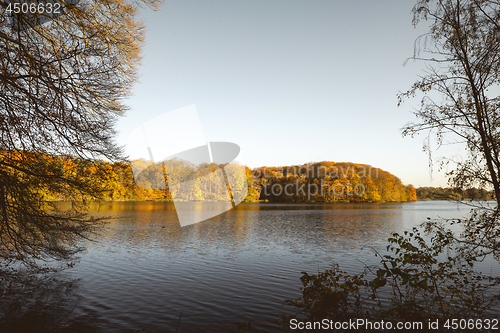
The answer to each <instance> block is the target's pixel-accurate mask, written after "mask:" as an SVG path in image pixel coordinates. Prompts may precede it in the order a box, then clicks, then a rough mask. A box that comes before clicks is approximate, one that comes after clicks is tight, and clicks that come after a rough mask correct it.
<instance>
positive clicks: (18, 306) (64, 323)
mask: <svg viewBox="0 0 500 333" xmlns="http://www.w3.org/2000/svg"><path fill="white" fill-rule="evenodd" d="M0 290H2V294H1V295H0V327H1V332H4V333H10V332H12V333H32V332H37V333H53V332H61V333H62V332H76V333H78V332H97V331H100V327H99V321H100V319H99V315H98V313H92V312H85V311H80V310H76V311H75V309H77V306H78V303H79V300H80V298H81V297H80V296H79V293H78V282H77V281H76V280H74V279H67V278H64V276H63V275H62V274H50V275H45V276H26V275H23V274H19V275H18V276H16V277H15V278H10V279H2V280H1V283H0Z"/></svg>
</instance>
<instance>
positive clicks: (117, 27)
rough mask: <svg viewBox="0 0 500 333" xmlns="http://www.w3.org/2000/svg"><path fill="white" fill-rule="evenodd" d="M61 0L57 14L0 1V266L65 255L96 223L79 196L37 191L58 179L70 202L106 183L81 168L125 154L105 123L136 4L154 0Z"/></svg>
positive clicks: (135, 44)
mask: <svg viewBox="0 0 500 333" xmlns="http://www.w3.org/2000/svg"><path fill="white" fill-rule="evenodd" d="M32 2H33V3H38V2H37V1H32ZM60 2H61V3H62V8H63V12H64V15H62V16H59V17H51V16H49V15H48V14H47V13H45V14H30V15H23V14H22V13H21V14H18V15H17V16H16V17H14V18H13V17H11V15H9V14H8V13H7V12H6V10H7V6H8V5H9V3H10V1H1V2H0V8H1V10H2V12H3V13H2V15H1V16H0V258H1V261H0V264H1V265H2V266H1V267H0V268H6V267H9V264H12V263H15V262H21V263H22V264H24V265H25V266H26V267H28V268H32V269H35V270H36V269H40V268H41V266H40V265H39V261H38V259H47V258H49V259H50V258H51V259H55V260H62V259H69V258H71V255H72V254H74V253H75V252H76V251H77V250H78V247H77V246H76V245H75V244H76V243H75V241H76V239H77V238H78V237H80V236H81V237H86V236H87V235H88V233H89V232H90V231H92V230H93V229H94V228H95V227H96V225H97V224H98V223H99V221H98V220H97V219H94V218H92V217H89V216H87V215H85V214H84V212H83V211H82V209H81V208H82V206H79V205H75V206H74V207H75V210H73V211H72V212H70V213H62V212H57V211H56V210H48V209H47V208H49V207H48V203H47V202H45V201H44V197H43V190H44V189H47V188H50V189H52V190H57V189H62V188H64V189H65V191H66V193H69V194H70V197H71V198H72V200H74V202H75V203H76V202H85V201H87V200H89V199H99V198H101V197H102V196H103V195H104V193H105V192H106V189H105V188H103V186H102V184H101V183H100V182H98V181H89V179H91V178H88V177H87V176H89V175H91V174H93V173H94V174H95V172H96V170H100V167H99V165H100V162H99V159H109V160H117V159H121V158H124V156H123V153H122V150H121V148H120V147H118V146H117V145H116V143H115V142H114V136H115V130H114V127H113V126H114V124H115V122H116V121H117V119H118V117H119V116H120V115H122V114H123V112H124V111H125V110H126V107H125V105H124V104H123V99H124V98H125V97H126V96H127V95H128V94H129V92H130V88H131V87H132V84H133V83H134V81H135V79H136V71H137V66H138V65H139V63H140V50H141V46H142V44H143V41H144V39H143V32H144V26H143V24H142V23H140V22H138V20H137V13H138V8H139V5H140V3H141V2H142V3H145V4H147V5H149V6H152V7H153V8H157V6H158V4H159V2H158V0H143V1H134V0H123V1H117V0H104V1H90V0H89V1H81V2H80V3H78V4H77V5H71V4H70V3H69V1H68V2H66V1H65V0H61V1H60ZM42 3H43V1H42ZM72 3H73V2H72ZM40 15H43V16H44V20H45V21H47V22H46V23H44V24H41V25H40V24H38V23H39V22H38V21H37V20H38V18H39V17H40ZM66 160H72V161H73V164H74V165H73V167H71V168H66V167H65V166H64V165H65V161H66ZM96 168H97V169H96ZM2 271H3V273H4V274H6V272H7V270H5V269H3V270H0V272H2Z"/></svg>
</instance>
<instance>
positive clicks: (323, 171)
mask: <svg viewBox="0 0 500 333" xmlns="http://www.w3.org/2000/svg"><path fill="white" fill-rule="evenodd" d="M44 161H46V159H44ZM45 163H46V162H45ZM51 163H57V164H59V165H60V167H61V168H64V169H66V170H65V171H71V170H72V169H73V170H76V169H78V170H79V171H78V174H79V175H82V174H83V175H85V176H84V177H86V178H88V181H89V182H90V181H91V182H94V183H96V182H97V183H99V186H100V187H101V188H102V195H101V197H100V199H101V200H167V201H169V200H172V195H171V193H170V191H169V187H168V186H163V189H162V188H161V186H160V188H159V187H158V186H154V185H153V184H149V183H148V182H147V181H146V182H139V183H140V185H141V186H139V185H138V184H137V182H136V180H135V179H134V173H133V169H132V167H131V163H129V162H115V163H110V162H105V161H100V162H93V163H89V162H86V161H82V160H79V159H77V158H73V157H71V156H59V157H52V162H51ZM222 167H223V166H222V165H220V166H219V165H213V164H212V165H210V164H207V165H205V166H203V165H202V166H198V167H197V168H193V167H192V166H190V165H187V164H185V165H183V168H180V169H179V170H181V171H182V172H183V173H184V176H183V177H186V178H193V179H195V178H196V175H198V174H200V172H201V173H202V174H205V175H206V174H209V173H210V171H214V170H217V169H220V168H222ZM82 168H85V171H84V172H82ZM148 170H149V169H147V168H146V169H145V171H144V172H148ZM245 170H246V179H241V181H243V182H244V181H246V182H247V185H248V193H247V195H246V197H245V200H244V201H247V202H252V201H266V200H267V201H269V202H305V201H309V202H404V201H415V200H417V192H416V190H415V188H414V187H413V186H412V185H408V186H405V185H403V183H402V182H401V180H400V179H399V178H397V177H396V176H394V175H392V174H390V173H389V172H387V171H384V170H381V169H378V168H374V167H371V166H369V165H364V164H354V163H335V162H320V163H311V164H304V165H293V166H285V167H260V168H255V169H253V170H252V169H250V168H248V167H245ZM136 176H137V175H136ZM153 178H154V177H145V179H153ZM156 178H162V177H158V173H157V175H156ZM165 178H166V177H165ZM163 181H164V180H163V179H158V180H156V182H157V183H158V182H163ZM165 184H168V179H167V181H166V182H165ZM193 186H195V187H196V186H199V187H200V188H196V189H193V195H194V196H195V197H194V198H193V200H200V201H201V200H205V201H219V200H221V198H218V197H217V193H221V191H214V190H213V189H211V191H208V189H205V188H203V186H204V185H203V183H202V182H194V184H193ZM40 191H42V192H43V193H45V197H46V199H47V200H70V199H73V198H74V197H71V198H70V197H68V193H67V192H65V191H64V189H61V188H55V189H40ZM207 193H208V194H207Z"/></svg>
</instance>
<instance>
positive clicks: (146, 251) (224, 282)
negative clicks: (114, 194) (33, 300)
mask: <svg viewBox="0 0 500 333" xmlns="http://www.w3.org/2000/svg"><path fill="white" fill-rule="evenodd" d="M469 211H470V207H468V206H465V205H460V204H457V203H450V202H443V201H426V202H412V203H404V204H241V205H239V206H238V207H237V209H234V210H231V211H228V212H226V213H224V214H222V215H220V216H217V217H215V218H212V219H210V220H208V221H205V222H201V223H198V224H195V225H191V226H187V227H184V228H181V227H180V226H179V224H178V222H177V217H176V214H175V210H174V207H173V205H172V204H171V203H165V202H113V203H107V204H105V205H102V206H101V207H100V210H99V212H95V214H99V215H112V216H114V217H115V218H114V219H113V220H112V221H111V222H110V223H109V224H108V225H107V226H106V229H105V230H104V231H103V232H101V233H100V234H99V235H97V236H96V237H95V241H94V242H85V243H84V245H85V246H86V247H87V250H86V251H84V252H83V253H81V255H80V257H81V258H80V260H79V262H78V263H77V264H76V265H75V266H74V267H73V268H70V269H68V270H66V271H65V272H64V274H63V275H62V276H63V277H64V278H65V279H67V280H68V281H73V283H72V284H71V285H70V286H68V285H64V286H63V287H57V286H56V287H53V288H52V287H50V288H52V289H51V290H54V291H57V292H58V294H56V295H55V296H54V295H52V296H47V297H52V301H51V302H52V304H53V305H54V304H57V306H58V307H59V308H57V309H56V310H55V311H56V314H55V315H54V318H58V319H57V321H58V322H57V323H51V325H54V327H56V326H58V325H59V326H68V325H69V327H70V328H71V329H70V330H68V331H71V332H78V331H82V332H83V331H84V332H125V331H126V330H127V329H140V328H146V329H147V330H150V331H152V332H175V331H176V329H177V331H178V332H236V331H237V326H236V323H237V322H249V323H251V325H252V328H253V329H254V331H256V332H276V331H279V327H280V326H279V324H278V323H276V320H277V318H278V316H279V314H280V313H284V312H290V310H291V309H287V308H285V307H282V303H283V301H284V300H285V299H287V298H297V297H299V295H300V290H299V288H300V286H301V283H300V280H299V278H300V276H301V271H307V272H310V273H315V272H317V271H318V270H320V271H321V270H325V269H327V268H329V267H330V266H331V264H332V263H338V264H340V266H341V268H343V269H344V270H347V271H349V272H351V273H358V272H360V271H361V270H362V269H363V265H364V264H367V265H369V264H375V263H378V262H379V260H378V259H377V257H376V256H375V255H374V249H375V250H377V251H380V252H383V251H384V250H385V247H386V245H387V242H386V240H387V238H388V237H389V236H390V234H391V233H392V232H402V231H404V230H409V229H411V228H412V227H413V226H416V225H418V224H420V223H421V222H423V221H425V219H426V218H427V217H431V218H437V217H443V218H451V217H462V216H464V215H466V214H467V213H468V212H469ZM50 288H48V289H50ZM61 299H64V300H61ZM58 301H59V303H58ZM68 308H69V309H68ZM41 309H42V312H43V311H49V310H48V309H47V308H44V307H41ZM49 309H51V310H52V311H54V306H51V307H49ZM181 313H182V316H181ZM47 317H50V316H48V315H45V318H47ZM179 318H180V320H179ZM30 320H31V322H32V321H33V319H30ZM45 321H48V319H45ZM43 325H47V323H43ZM39 326H40V328H42V324H40V325H39ZM177 326H178V327H177Z"/></svg>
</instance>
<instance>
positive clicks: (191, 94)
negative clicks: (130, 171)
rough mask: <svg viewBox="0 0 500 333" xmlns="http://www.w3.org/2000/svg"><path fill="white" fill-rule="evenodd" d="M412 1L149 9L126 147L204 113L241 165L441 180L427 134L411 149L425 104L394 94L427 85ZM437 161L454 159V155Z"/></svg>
mask: <svg viewBox="0 0 500 333" xmlns="http://www.w3.org/2000/svg"><path fill="white" fill-rule="evenodd" d="M412 6H413V2H412V1H401V0H391V1H382V0H377V1H373V0H372V1H361V0H351V1H346V0H341V1H335V0H302V1H296V0H255V1H254V0H245V1H242V0H213V1H209V0H175V1H166V2H165V3H164V4H163V6H162V8H161V11H159V12H153V11H151V10H149V9H145V10H143V12H142V17H143V19H144V20H145V23H146V24H147V42H146V46H145V48H144V60H143V65H142V67H141V69H140V74H141V78H140V82H139V83H138V84H137V85H136V87H135V89H134V95H133V96H132V97H131V98H130V99H128V100H127V104H129V105H130V107H131V109H130V111H129V112H128V113H127V115H126V117H124V118H123V119H122V120H121V121H120V123H119V126H118V130H119V131H120V136H119V141H120V143H122V144H126V143H127V141H128V136H129V135H130V133H131V131H132V130H133V129H134V128H135V127H136V126H138V125H139V124H140V123H142V122H144V121H147V120H148V119H150V118H152V117H155V116H158V115H161V114H163V113H165V112H168V111H171V110H175V109H178V108H181V107H184V106H187V105H191V104H195V105H196V107H197V109H198V113H199V115H200V119H201V122H202V125H203V129H204V132H205V138H206V140H207V141H230V142H234V143H236V144H238V145H239V146H240V147H241V153H240V156H239V157H238V159H237V160H238V161H240V162H242V163H244V164H246V165H248V166H250V167H257V166H263V165H267V166H282V165H291V164H302V163H307V162H317V161H325V160H326V161H336V162H355V163H365V164H370V165H372V166H374V167H379V168H382V169H384V170H387V171H389V172H391V173H393V174H395V175H396V176H398V177H399V178H401V180H402V181H403V183H405V184H410V183H411V184H414V185H415V186H446V180H445V178H444V176H443V174H442V173H438V172H437V170H436V169H437V167H436V168H435V171H434V173H433V180H432V181H431V179H430V175H429V167H428V157H427V155H426V153H424V152H422V143H423V140H424V137H425V135H420V136H417V137H415V138H413V139H412V138H403V137H402V136H401V134H400V133H401V131H400V129H401V127H402V126H403V125H404V124H406V123H407V122H408V121H411V120H414V116H413V115H412V113H411V111H412V108H413V106H415V105H417V102H418V101H417V100H413V101H408V102H407V103H405V104H403V106H402V107H399V108H398V107H397V98H396V95H397V93H398V92H399V91H404V90H407V89H408V88H409V87H410V86H411V84H412V83H413V82H414V81H415V80H416V79H417V78H418V74H422V68H423V64H421V63H415V62H412V61H410V62H408V64H406V66H403V64H404V62H405V60H406V59H407V58H408V57H410V56H411V55H412V54H413V46H414V40H415V38H416V37H417V36H418V35H419V34H422V33H423V32H425V27H424V26H422V27H421V28H419V29H414V28H413V26H412V24H411V20H412V15H411V9H412ZM454 149H455V148H453V149H448V151H443V152H441V151H437V152H436V153H435V154H434V155H435V156H439V155H440V154H443V155H447V154H450V153H453V154H455V153H456V151H455V150H456V149H455V150H454Z"/></svg>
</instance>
